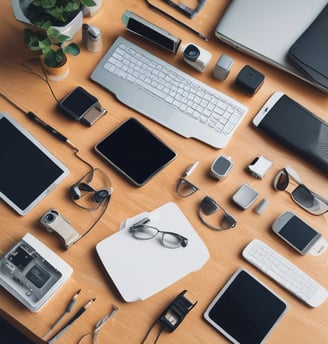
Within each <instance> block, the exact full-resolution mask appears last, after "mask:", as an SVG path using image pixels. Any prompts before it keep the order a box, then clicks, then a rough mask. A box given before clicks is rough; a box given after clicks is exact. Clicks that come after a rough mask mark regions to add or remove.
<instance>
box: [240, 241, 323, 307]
mask: <svg viewBox="0 0 328 344" xmlns="http://www.w3.org/2000/svg"><path fill="white" fill-rule="evenodd" d="M242 255H243V257H244V258H245V259H246V260H247V261H248V262H249V263H251V264H253V265H254V266H255V267H256V268H258V269H259V270H261V271H262V272H263V273H264V274H266V275H268V276H269V277H271V278H272V279H273V280H274V281H276V282H277V283H278V284H280V285H281V286H282V287H284V288H285V289H287V290H288V291H289V292H291V293H292V294H294V295H295V296H296V297H298V298H299V299H301V300H302V301H304V302H305V303H307V304H308V305H309V306H311V307H317V306H319V305H320V304H321V303H322V302H324V301H325V300H326V298H327V296H328V291H327V289H325V288H324V287H323V286H322V285H320V284H319V283H318V282H316V281H315V280H314V279H313V278H312V277H310V276H309V275H307V274H306V273H305V272H303V271H302V270H301V269H299V268H298V267H297V266H296V265H294V264H293V263H292V262H291V261H289V260H288V259H286V258H285V257H283V256H282V255H280V254H279V253H278V252H277V251H275V250H273V249H272V248H271V247H269V246H268V245H266V244H265V243H264V242H262V241H260V240H258V239H254V240H253V241H251V242H250V243H249V244H248V245H247V246H246V247H245V248H244V250H243V252H242Z"/></svg>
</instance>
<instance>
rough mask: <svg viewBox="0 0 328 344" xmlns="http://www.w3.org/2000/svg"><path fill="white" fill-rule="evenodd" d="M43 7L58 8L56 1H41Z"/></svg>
mask: <svg viewBox="0 0 328 344" xmlns="http://www.w3.org/2000/svg"><path fill="white" fill-rule="evenodd" d="M41 6H42V7H43V8H45V9H47V8H53V7H55V6H56V0H41Z"/></svg>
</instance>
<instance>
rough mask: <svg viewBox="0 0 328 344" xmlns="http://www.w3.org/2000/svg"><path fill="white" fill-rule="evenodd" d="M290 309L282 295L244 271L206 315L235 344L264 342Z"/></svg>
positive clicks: (229, 282)
mask: <svg viewBox="0 0 328 344" xmlns="http://www.w3.org/2000/svg"><path fill="white" fill-rule="evenodd" d="M287 309H288V305H287V303H286V302H285V301H283V300H282V299H281V298H280V297H279V296H277V295H276V294H274V293H273V292H272V291H271V290H270V289H268V288H267V287H266V286H264V285H263V284H262V283H261V282H260V281H259V280H257V279H256V278H255V277H254V276H252V275H251V274H250V273H249V272H247V271H246V270H245V269H242V268H240V269H238V270H237V271H236V272H235V273H234V274H233V276H232V277H231V278H230V279H229V281H228V282H227V283H226V284H225V285H224V287H223V288H222V289H221V291H220V292H219V293H218V295H217V296H216V297H215V298H214V300H213V301H212V302H211V304H210V305H209V306H208V308H207V309H206V311H205V313H204V318H205V319H206V320H207V321H208V322H209V323H210V324H211V325H212V326H214V327H215V328H216V329H217V330H219V331H220V332H221V333H222V334H223V335H224V336H226V337H227V338H228V339H229V340H230V341H231V342H232V343H236V344H237V343H238V344H239V343H240V344H259V343H263V341H264V340H265V338H266V337H267V336H268V334H269V333H270V331H271V330H272V329H273V328H274V326H275V325H276V324H277V322H278V320H280V318H281V317H282V315H283V314H284V313H285V312H286V310H287Z"/></svg>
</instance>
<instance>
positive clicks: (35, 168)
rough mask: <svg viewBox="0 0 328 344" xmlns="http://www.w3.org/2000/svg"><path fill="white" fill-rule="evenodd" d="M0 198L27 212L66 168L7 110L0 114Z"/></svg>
mask: <svg viewBox="0 0 328 344" xmlns="http://www.w3.org/2000/svg"><path fill="white" fill-rule="evenodd" d="M0 171H1V172H0V175H1V178H0V197H1V198H2V199H3V200H4V201H5V202H7V203H8V204H9V205H10V206H12V208H13V209H14V210H16V211H17V212H18V213H19V214H20V215H25V214H26V213H28V212H29V211H30V210H31V209H32V208H33V207H34V206H35V205H36V204H37V203H39V202H40V201H41V199H42V198H43V197H45V196H46V194H47V193H48V192H49V191H50V190H51V189H53V188H54V187H55V186H56V185H57V184H58V183H59V182H60V181H61V180H62V179H64V178H65V177H66V176H67V175H68V169H67V168H66V167H65V166H64V165H63V164H62V163H61V162H60V161H59V160H57V159H56V158H55V157H54V156H53V155H52V154H51V153H50V152H49V151H48V150H46V148H45V147H43V146H42V145H41V143H39V142H38V141H37V140H35V138H34V137H33V136H32V135H31V134H29V133H28V132H27V131H26V130H25V129H24V128H23V127H21V126H20V124H18V122H16V121H15V120H14V119H13V118H11V117H10V116H9V115H8V114H7V113H0Z"/></svg>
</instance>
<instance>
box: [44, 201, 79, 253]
mask: <svg viewBox="0 0 328 344" xmlns="http://www.w3.org/2000/svg"><path fill="white" fill-rule="evenodd" d="M40 223H41V224H42V225H43V226H44V227H45V228H46V230H47V231H48V232H55V233H56V234H58V235H59V237H60V238H61V239H62V240H63V242H64V245H65V248H66V249H68V248H70V247H71V246H72V245H73V244H74V243H75V242H76V241H77V240H78V239H79V238H80V236H81V235H80V234H79V233H78V232H77V231H76V230H75V229H74V228H73V227H72V226H71V225H70V223H69V221H67V220H66V219H65V218H64V217H63V216H62V215H61V214H60V213H59V212H58V211H57V210H55V209H53V208H51V209H49V210H48V211H47V212H46V213H45V214H44V215H43V216H42V217H41V219H40Z"/></svg>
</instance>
